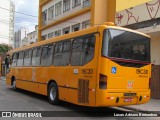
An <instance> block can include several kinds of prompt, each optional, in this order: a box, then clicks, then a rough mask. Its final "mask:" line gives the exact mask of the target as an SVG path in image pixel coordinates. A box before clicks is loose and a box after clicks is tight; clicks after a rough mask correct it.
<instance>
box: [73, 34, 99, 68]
mask: <svg viewBox="0 0 160 120" xmlns="http://www.w3.org/2000/svg"><path fill="white" fill-rule="evenodd" d="M95 34H96V33H91V34H87V35H84V36H79V37H75V38H72V39H73V40H72V45H71V53H70V65H71V66H85V65H86V64H88V63H89V62H90V61H92V60H93V59H94V58H95V49H96V35H95ZM86 37H93V39H94V40H95V46H94V54H93V57H92V59H91V60H89V61H88V62H86V63H85V64H83V63H82V65H72V63H71V61H72V51H73V49H72V48H73V42H74V41H75V40H76V39H79V38H83V43H84V39H85V38H86ZM83 47H84V45H82V52H83V51H84V50H83Z"/></svg>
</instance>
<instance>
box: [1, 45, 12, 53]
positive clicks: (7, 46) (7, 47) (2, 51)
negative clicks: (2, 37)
mask: <svg viewBox="0 0 160 120" xmlns="http://www.w3.org/2000/svg"><path fill="white" fill-rule="evenodd" d="M9 50H11V47H10V46H9V45H6V44H0V54H1V53H5V52H8V51H9Z"/></svg>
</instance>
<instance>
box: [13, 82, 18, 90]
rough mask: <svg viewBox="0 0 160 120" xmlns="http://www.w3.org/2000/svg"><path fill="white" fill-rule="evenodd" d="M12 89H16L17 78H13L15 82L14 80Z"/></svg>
mask: <svg viewBox="0 0 160 120" xmlns="http://www.w3.org/2000/svg"><path fill="white" fill-rule="evenodd" d="M12 89H13V90H14V91H16V89H17V88H16V80H13V82H12Z"/></svg>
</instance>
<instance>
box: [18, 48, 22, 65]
mask: <svg viewBox="0 0 160 120" xmlns="http://www.w3.org/2000/svg"><path fill="white" fill-rule="evenodd" d="M17 66H23V51H21V52H19V55H18V58H17Z"/></svg>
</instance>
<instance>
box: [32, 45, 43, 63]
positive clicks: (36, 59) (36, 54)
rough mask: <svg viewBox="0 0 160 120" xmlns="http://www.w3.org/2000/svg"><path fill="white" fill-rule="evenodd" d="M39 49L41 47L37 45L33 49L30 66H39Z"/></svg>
mask: <svg viewBox="0 0 160 120" xmlns="http://www.w3.org/2000/svg"><path fill="white" fill-rule="evenodd" d="M41 49H42V47H38V48H34V49H33V54H32V66H39V65H40V57H41Z"/></svg>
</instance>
